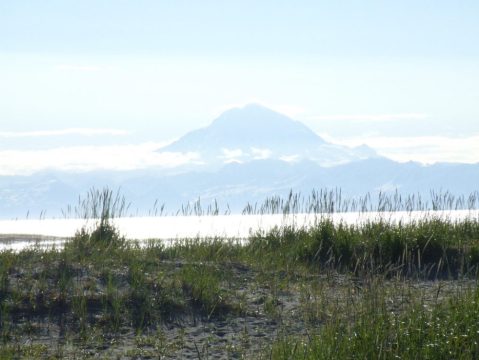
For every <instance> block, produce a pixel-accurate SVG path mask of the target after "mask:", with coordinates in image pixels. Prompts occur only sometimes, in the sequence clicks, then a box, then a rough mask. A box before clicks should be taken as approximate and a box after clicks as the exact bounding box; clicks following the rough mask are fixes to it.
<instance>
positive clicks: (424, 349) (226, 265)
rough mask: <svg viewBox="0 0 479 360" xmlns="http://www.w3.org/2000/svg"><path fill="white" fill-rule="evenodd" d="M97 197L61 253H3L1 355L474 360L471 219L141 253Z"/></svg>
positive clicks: (213, 241) (114, 204) (477, 349)
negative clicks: (89, 222)
mask: <svg viewBox="0 0 479 360" xmlns="http://www.w3.org/2000/svg"><path fill="white" fill-rule="evenodd" d="M98 194H99V197H98V198H97V199H96V200H95V201H94V202H93V203H92V202H89V206H92V209H93V210H92V214H90V215H91V216H94V217H95V218H97V219H98V220H97V223H96V226H95V227H93V228H86V227H85V228H82V229H79V230H78V232H77V233H76V235H75V236H74V237H73V238H72V239H70V240H69V241H68V242H67V243H66V244H65V245H64V247H61V248H58V249H55V248H53V249H45V248H40V247H32V248H29V249H25V250H22V251H19V252H13V251H3V252H1V253H0V358H2V359H3V358H5V359H10V358H11V359H17V358H25V359H30V358H45V359H54V358H76V359H84V358H85V359H88V358H105V359H110V358H119V359H123V358H151V359H161V358H198V359H212V358H231V359H240V358H245V359H250V358H255V359H256V358H257V359H270V358H273V359H331V358H341V359H343V358H344V359H350V358H351V359H354V358H357V359H366V358H368V359H369V358H371V359H375V358H376V359H398V358H400V359H418V358H420V359H474V358H478V357H479V345H478V341H479V321H478V320H479V315H478V314H479V290H478V287H477V279H478V271H479V221H478V220H477V219H468V220H463V221H454V222H453V221H448V220H445V219H428V218H425V219H423V220H420V221H417V222H412V223H407V224H401V223H400V224H391V223H388V222H385V221H376V222H370V223H366V224H361V225H346V224H341V223H340V224H334V223H332V222H331V221H329V220H328V219H327V218H325V219H323V220H322V221H320V222H318V223H317V224H316V225H315V226H314V227H311V228H307V229H304V228H294V227H283V228H276V229H274V230H272V231H270V232H267V233H260V232H258V233H256V234H251V237H250V238H249V239H248V241H247V242H246V243H245V242H239V241H235V240H231V239H230V240H228V239H221V238H210V239H185V240H181V241H178V242H177V243H175V244H174V245H172V246H168V247H166V246H164V245H163V244H162V243H161V242H160V241H155V240H151V241H150V242H149V243H148V245H147V246H139V244H138V243H135V242H132V241H127V239H125V238H124V237H123V236H122V234H120V233H119V232H118V231H117V229H116V228H115V227H114V226H113V225H112V223H111V221H110V220H111V218H112V217H113V216H115V214H117V213H118V207H120V209H121V208H122V207H124V202H123V201H120V202H118V201H115V197H114V196H113V194H112V193H111V192H110V191H105V192H101V193H98ZM92 204H93V205H92ZM115 211H116V213H115Z"/></svg>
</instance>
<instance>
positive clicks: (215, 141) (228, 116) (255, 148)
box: [161, 104, 372, 166]
mask: <svg viewBox="0 0 479 360" xmlns="http://www.w3.org/2000/svg"><path fill="white" fill-rule="evenodd" d="M370 150H371V149H366V148H360V149H352V148H348V147H344V146H340V145H333V144H329V143H327V142H326V141H324V140H323V139H322V138H321V137H319V136H318V135H317V134H316V133H315V132H314V131H312V130H311V129H310V128H308V127H307V126H306V125H304V124H303V123H301V122H299V121H295V120H293V119H291V118H289V117H287V116H285V115H283V114H280V113H278V112H276V111H273V110H271V109H268V108H266V107H264V106H262V105H260V104H248V105H246V106H244V107H241V108H233V109H230V110H227V111H225V112H224V113H222V114H221V115H220V116H219V117H217V118H216V119H215V120H214V121H213V122H212V123H211V124H210V125H209V126H207V127H204V128H202V129H198V130H194V131H191V132H189V133H187V134H186V135H184V136H183V137H181V138H180V139H178V140H177V141H176V142H174V143H172V144H170V145H169V146H166V147H164V148H162V149H161V151H172V152H196V153H199V154H200V156H201V158H202V160H203V163H205V164H217V165H218V164H219V165H222V164H226V163H230V162H234V161H239V162H248V161H252V160H258V159H277V160H282V161H287V160H284V159H295V161H304V160H310V161H314V162H316V163H318V164H322V165H324V166H332V165H334V164H340V163H345V162H349V161H352V160H359V159H364V158H368V157H370V155H371V154H372V151H370Z"/></svg>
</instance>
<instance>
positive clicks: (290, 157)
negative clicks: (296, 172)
mask: <svg viewBox="0 0 479 360" xmlns="http://www.w3.org/2000/svg"><path fill="white" fill-rule="evenodd" d="M279 159H280V160H282V161H284V162H288V163H294V162H297V161H299V159H300V156H299V155H285V156H281V157H280V158H279Z"/></svg>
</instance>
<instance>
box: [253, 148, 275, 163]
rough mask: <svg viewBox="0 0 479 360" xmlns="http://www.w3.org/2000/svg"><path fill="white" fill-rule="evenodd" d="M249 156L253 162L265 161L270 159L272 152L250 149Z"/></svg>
mask: <svg viewBox="0 0 479 360" xmlns="http://www.w3.org/2000/svg"><path fill="white" fill-rule="evenodd" d="M250 150H251V155H252V157H253V159H254V160H265V159H268V158H270V157H271V155H272V153H273V152H272V151H271V150H270V149H259V148H255V147H252V148H251V149H250Z"/></svg>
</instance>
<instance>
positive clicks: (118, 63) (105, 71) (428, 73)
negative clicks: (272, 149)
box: [0, 0, 479, 162]
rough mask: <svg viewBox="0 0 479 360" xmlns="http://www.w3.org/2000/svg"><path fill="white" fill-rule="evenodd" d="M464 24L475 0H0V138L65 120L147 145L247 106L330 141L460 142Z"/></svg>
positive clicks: (473, 58)
mask: <svg viewBox="0 0 479 360" xmlns="http://www.w3.org/2000/svg"><path fill="white" fill-rule="evenodd" d="M477 19H479V2H477V1H454V2H452V1H437V0H436V1H395V2H393V1H304V0H303V1H301V0H298V1H278V0H276V1H249V0H246V1H245V0H242V1H224V0H223V1H219V0H218V1H193V0H190V1H181V0H175V1H140V0H135V1H126V0H95V1H93V0H91V1H89V0H82V1H68V0H57V1H47V0H46V1H22V0H4V1H1V2H0V149H3V150H5V149H10V148H14V147H15V148H25V149H26V148H29V147H34V146H37V145H38V146H42V147H48V146H52V147H53V146H56V145H58V144H60V143H61V144H63V145H64V141H63V143H62V141H61V139H60V138H59V135H58V134H57V135H55V136H24V137H18V136H14V135H15V134H13V135H12V132H13V133H18V132H26V131H28V132H32V131H38V130H53V131H58V130H62V129H71V128H97V129H98V128H103V129H104V128H107V129H118V130H122V131H126V132H127V133H128V135H118V134H117V133H115V135H114V136H112V137H109V138H108V139H106V138H105V137H104V136H103V137H101V138H99V135H95V136H89V137H88V138H87V139H85V140H84V142H85V143H88V144H96V142H97V143H131V142H137V143H140V142H144V141H155V142H162V141H167V140H170V139H172V138H175V137H178V136H180V135H182V134H183V133H184V132H185V131H188V130H191V129H193V128H197V127H199V126H203V125H206V124H207V123H208V122H210V121H211V120H212V119H213V118H214V117H215V116H217V115H218V114H219V113H220V112H221V111H222V110H224V109H227V108H228V107H230V106H235V105H241V104H245V103H247V102H260V103H263V104H264V105H266V106H270V107H272V108H274V109H275V110H278V111H280V112H284V113H286V114H288V115H290V116H292V117H293V118H295V119H297V120H301V121H303V122H304V123H306V124H307V125H308V126H310V127H311V128H313V129H314V130H315V131H317V132H318V133H320V134H321V135H324V136H329V137H330V139H331V140H336V141H340V142H344V143H346V144H348V143H350V144H356V143H358V142H366V143H369V144H370V145H375V146H376V147H378V146H379V147H381V145H380V144H384V143H385V142H387V141H386V140H385V138H387V137H396V138H398V137H411V136H415V137H417V136H422V137H425V136H428V137H431V136H432V137H436V140H434V141H436V142H434V141H433V140H431V143H434V144H435V145H434V146H435V147H436V148H437V146H438V145H437V144H439V143H440V141H444V140H441V139H442V138H445V137H456V138H457V137H464V138H468V141H471V139H470V137H471V136H479V106H477V99H479V45H478V44H479V42H478V40H477V39H478V37H479V21H477ZM2 133H3V136H2ZM32 135H35V134H32ZM37 135H38V134H37ZM44 135H45V134H44ZM103 135H104V134H103ZM439 137H441V138H439ZM68 139H69V140H68V141H70V138H68ZM362 140H363V141H362ZM396 140H397V141H398V143H400V139H399V140H398V139H396ZM71 141H73V140H71ZM75 141H79V140H75ZM381 141H382V143H381ZM391 143H392V142H391ZM36 144H37V145H36ZM451 144H452V143H451ZM434 146H432V145H431V146H430V147H429V148H428V149H429V151H430V152H432V151H433V150H434V149H435V148H434ZM451 146H452V145H451ZM403 150H404V149H403ZM406 150H407V149H406ZM453 150H454V149H452V150H451V149H449V150H447V151H446V153H451V151H453ZM468 150H469V151H468ZM395 151H396V153H397V152H399V154H401V151H402V150H401V148H398V149H396V150H395ZM419 151H420V152H421V153H422V152H424V149H422V150H419ZM458 151H459V150H458ZM458 151H456V153H457V152H458ZM461 151H462V152H463V153H464V154H465V155H468V156H469V157H467V159H466V158H464V159H463V160H464V161H478V162H479V155H478V157H477V160H474V159H472V160H471V158H470V153H471V150H470V149H468V148H465V149H462V150H460V151H459V152H461ZM466 153H468V154H466ZM408 156H409V158H411V159H414V156H415V155H414V153H411V154H409V155H407V156H406V157H404V156H403V158H402V159H403V160H406V159H408ZM454 156H455V157H454ZM454 156H452V155H451V156H449V157H447V156H446V157H444V158H438V159H437V160H438V161H439V160H451V159H456V160H461V157H460V154H459V155H457V154H456V155H454ZM399 158H401V156H398V159H399Z"/></svg>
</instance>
